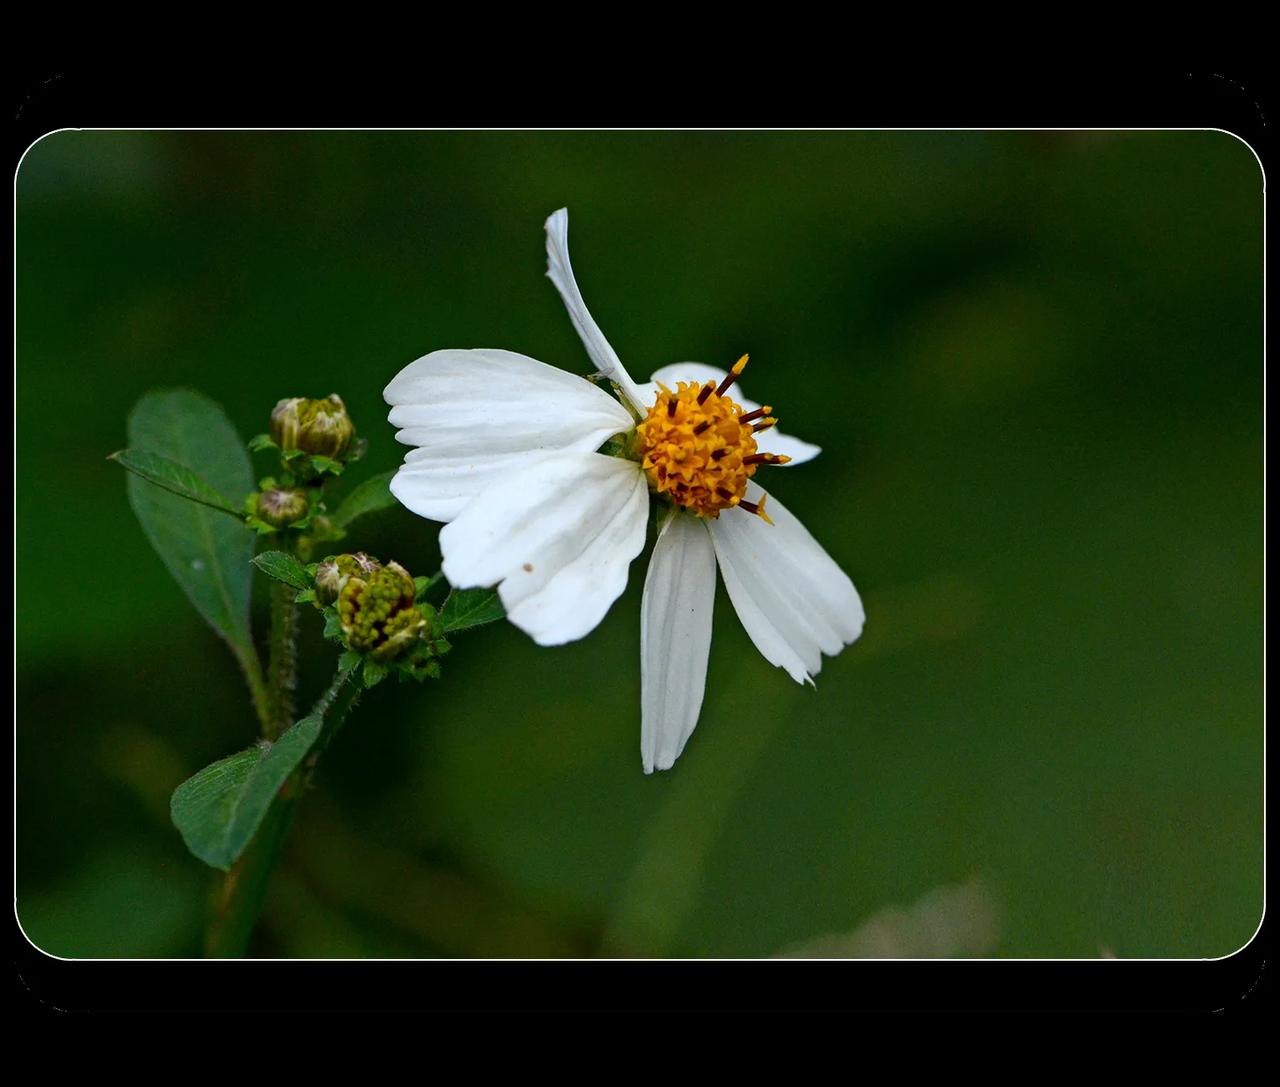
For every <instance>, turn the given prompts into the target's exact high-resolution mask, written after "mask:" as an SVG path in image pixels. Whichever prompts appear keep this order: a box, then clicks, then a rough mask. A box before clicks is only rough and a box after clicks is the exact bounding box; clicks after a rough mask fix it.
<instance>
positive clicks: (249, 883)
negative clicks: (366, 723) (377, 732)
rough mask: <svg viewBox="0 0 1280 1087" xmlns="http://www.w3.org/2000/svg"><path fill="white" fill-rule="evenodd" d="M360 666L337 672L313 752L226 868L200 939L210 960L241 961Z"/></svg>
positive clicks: (357, 684) (357, 683)
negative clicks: (206, 929) (205, 931)
mask: <svg viewBox="0 0 1280 1087" xmlns="http://www.w3.org/2000/svg"><path fill="white" fill-rule="evenodd" d="M360 671H361V668H360V665H357V666H356V667H355V668H353V669H351V670H350V671H343V670H340V671H339V672H338V674H337V675H336V676H334V678H333V682H332V683H331V684H329V689H328V690H326V691H325V693H324V694H323V695H321V696H320V699H319V700H318V701H317V702H316V704H315V707H314V708H313V710H312V712H313V713H323V714H324V724H323V725H322V726H321V731H320V735H319V737H318V738H317V739H316V744H315V748H314V750H313V751H312V753H311V754H310V755H309V756H308V757H307V759H306V762H305V764H304V766H303V767H301V768H299V769H298V770H296V771H294V773H293V774H292V775H290V777H289V780H288V781H286V782H285V784H284V787H283V788H282V789H281V790H280V793H279V795H278V796H277V797H276V798H275V800H274V801H273V802H272V804H271V807H270V808H269V809H268V810H267V814H266V817H265V818H264V819H263V821H262V826H260V827H259V828H258V833H257V834H255V835H254V837H253V841H252V842H251V843H250V845H249V848H248V849H246V850H245V852H244V853H243V854H242V855H241V857H240V859H239V860H238V861H236V863H235V864H234V865H232V866H231V871H229V872H228V873H227V878H226V880H225V881H224V882H223V885H222V888H221V890H220V891H219V894H218V900H217V904H216V908H215V912H214V918H213V921H212V923H211V924H210V926H209V932H208V935H207V937H206V940H205V956H206V957H207V958H211V959H238V958H243V956H244V954H245V952H246V951H247V950H248V947H249V940H250V938H251V937H252V936H253V929H254V926H255V925H256V924H257V922H258V915H259V914H260V913H261V912H262V904H263V902H264V901H265V900H266V897H267V887H268V885H269V884H270V882H271V873H272V872H273V871H274V870H275V866H276V863H277V862H278V861H279V859H280V853H281V851H282V849H283V848H284V843H285V839H286V837H287V836H288V834H289V827H290V826H291V825H292V823H293V816H294V812H295V811H296V809H297V807H298V801H299V800H300V799H301V798H302V794H303V793H304V792H305V790H306V786H307V785H308V784H309V783H310V780H311V777H312V775H313V774H314V773H315V764H316V762H317V760H318V759H319V758H320V755H321V753H322V752H323V751H324V748H325V747H326V746H327V745H328V743H329V741H330V740H331V739H332V738H333V736H334V734H336V733H337V731H338V729H339V728H341V726H342V721H343V719H344V718H345V717H346V715H347V714H348V713H349V712H350V711H351V708H352V706H354V705H355V703H356V699H357V698H359V696H360V692H361V690H362V689H363V687H364V684H363V683H362V682H361V680H360Z"/></svg>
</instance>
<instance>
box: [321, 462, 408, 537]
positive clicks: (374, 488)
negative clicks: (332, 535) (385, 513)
mask: <svg viewBox="0 0 1280 1087" xmlns="http://www.w3.org/2000/svg"><path fill="white" fill-rule="evenodd" d="M394 475H395V472H383V473H382V474H381V475H377V476H374V477H373V478H372V479H366V480H365V481H364V482H363V483H361V484H360V485H359V486H358V487H356V488H355V489H354V490H353V491H352V492H351V493H350V494H349V495H347V497H346V498H344V499H343V500H342V505H341V506H339V507H338V510H337V512H336V513H335V514H334V515H333V523H334V525H335V526H336V527H337V528H340V529H345V528H346V527H347V526H348V525H350V524H351V522H352V521H354V520H355V519H356V518H357V517H363V516H364V515H365V514H366V513H377V512H378V511H379V510H385V509H390V508H391V507H392V506H394V505H395V504H396V499H395V496H394V495H393V494H392V493H391V491H390V490H388V489H387V485H388V484H389V483H390V482H391V477H392V476H394Z"/></svg>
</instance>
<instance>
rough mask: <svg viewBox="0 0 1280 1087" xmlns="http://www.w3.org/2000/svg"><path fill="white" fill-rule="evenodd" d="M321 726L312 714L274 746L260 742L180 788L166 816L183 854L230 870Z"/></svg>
mask: <svg viewBox="0 0 1280 1087" xmlns="http://www.w3.org/2000/svg"><path fill="white" fill-rule="evenodd" d="M323 724H324V714H323V713H313V714H311V715H310V716H309V717H304V718H303V719H302V720H301V721H299V722H298V723H297V724H296V725H294V726H293V727H292V728H290V729H289V730H288V731H286V732H285V733H284V735H283V736H281V737H280V739H278V740H277V741H276V742H275V743H274V744H268V743H266V742H263V743H262V744H260V745H258V746H256V747H251V748H249V749H248V750H246V751H241V752H239V753H238V754H235V755H232V756H230V757H229V758H225V759H221V760H220V761H218V762H215V763H213V764H212V765H211V766H206V767H205V768H204V769H203V770H201V771H200V772H199V773H198V774H196V775H195V776H194V777H190V778H188V779H187V780H186V781H184V782H183V783H182V784H181V785H179V786H178V787H177V789H175V790H174V792H173V798H172V799H171V800H170V802H169V813H170V815H171V816H172V818H173V825H174V826H175V827H177V828H178V830H179V832H180V833H181V834H182V840H183V841H184V842H186V843H187V848H188V849H189V850H191V852H192V853H194V854H195V855H196V856H197V857H199V858H200V859H201V860H202V861H204V862H205V864H210V865H213V867H215V868H222V869H224V870H225V869H227V868H230V867H231V865H232V864H234V863H235V861H236V858H238V857H239V856H240V854H241V853H243V852H244V850H245V847H246V846H247V845H248V844H249V842H250V840H251V839H252V838H253V835H254V833H255V832H256V831H257V829H258V827H259V826H260V825H261V823H262V820H263V817H264V816H265V815H266V814H267V809H268V808H269V807H270V806H271V801H272V800H274V799H275V796H276V794H277V793H278V792H279V791H280V789H281V787H282V786H283V785H284V783H285V781H287V780H288V778H289V775H290V774H292V773H293V771H294V770H295V769H297V767H298V764H299V763H300V762H302V760H303V759H304V758H305V757H306V755H307V752H309V751H310V750H311V748H312V746H313V745H314V744H315V742H316V739H317V738H318V737H319V735H320V730H321V727H322V726H323Z"/></svg>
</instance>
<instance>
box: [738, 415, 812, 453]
mask: <svg viewBox="0 0 1280 1087" xmlns="http://www.w3.org/2000/svg"><path fill="white" fill-rule="evenodd" d="M744 406H745V405H744ZM756 449H758V450H759V451H760V452H761V453H777V454H778V455H779V456H782V457H790V458H791V460H789V461H788V462H787V463H786V464H783V465H780V466H779V467H782V468H794V467H795V466H796V465H797V464H803V463H804V462H805V461H807V460H813V458H814V457H816V456H817V455H818V454H819V453H821V452H822V446H820V445H814V444H813V443H812V442H806V441H803V440H801V439H800V438H793V437H792V436H791V435H790V434H783V433H782V431H780V430H779V429H778V428H777V427H776V426H771V427H770V428H769V429H768V430H762V431H760V433H759V434H757V435H756Z"/></svg>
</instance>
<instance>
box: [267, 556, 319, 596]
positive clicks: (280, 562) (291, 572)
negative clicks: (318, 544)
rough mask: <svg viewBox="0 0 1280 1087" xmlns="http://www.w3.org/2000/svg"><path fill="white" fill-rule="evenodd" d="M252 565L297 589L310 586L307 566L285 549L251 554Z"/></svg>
mask: <svg viewBox="0 0 1280 1087" xmlns="http://www.w3.org/2000/svg"><path fill="white" fill-rule="evenodd" d="M253 565H254V566H256V567H257V568H258V569H259V570H261V571H262V572H263V573H264V574H266V575H267V576H268V577H273V578H275V579H276V580H277V581H283V582H284V583H285V584H286V585H289V586H291V587H292V588H294V589H298V590H299V591H301V590H303V589H310V588H311V585H312V577H311V575H310V574H309V573H307V568H306V567H305V566H303V565H302V563H300V562H299V561H298V560H297V559H295V558H294V557H293V556H292V555H290V554H289V553H288V552H287V551H263V552H262V554H260V555H254V556H253Z"/></svg>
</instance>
